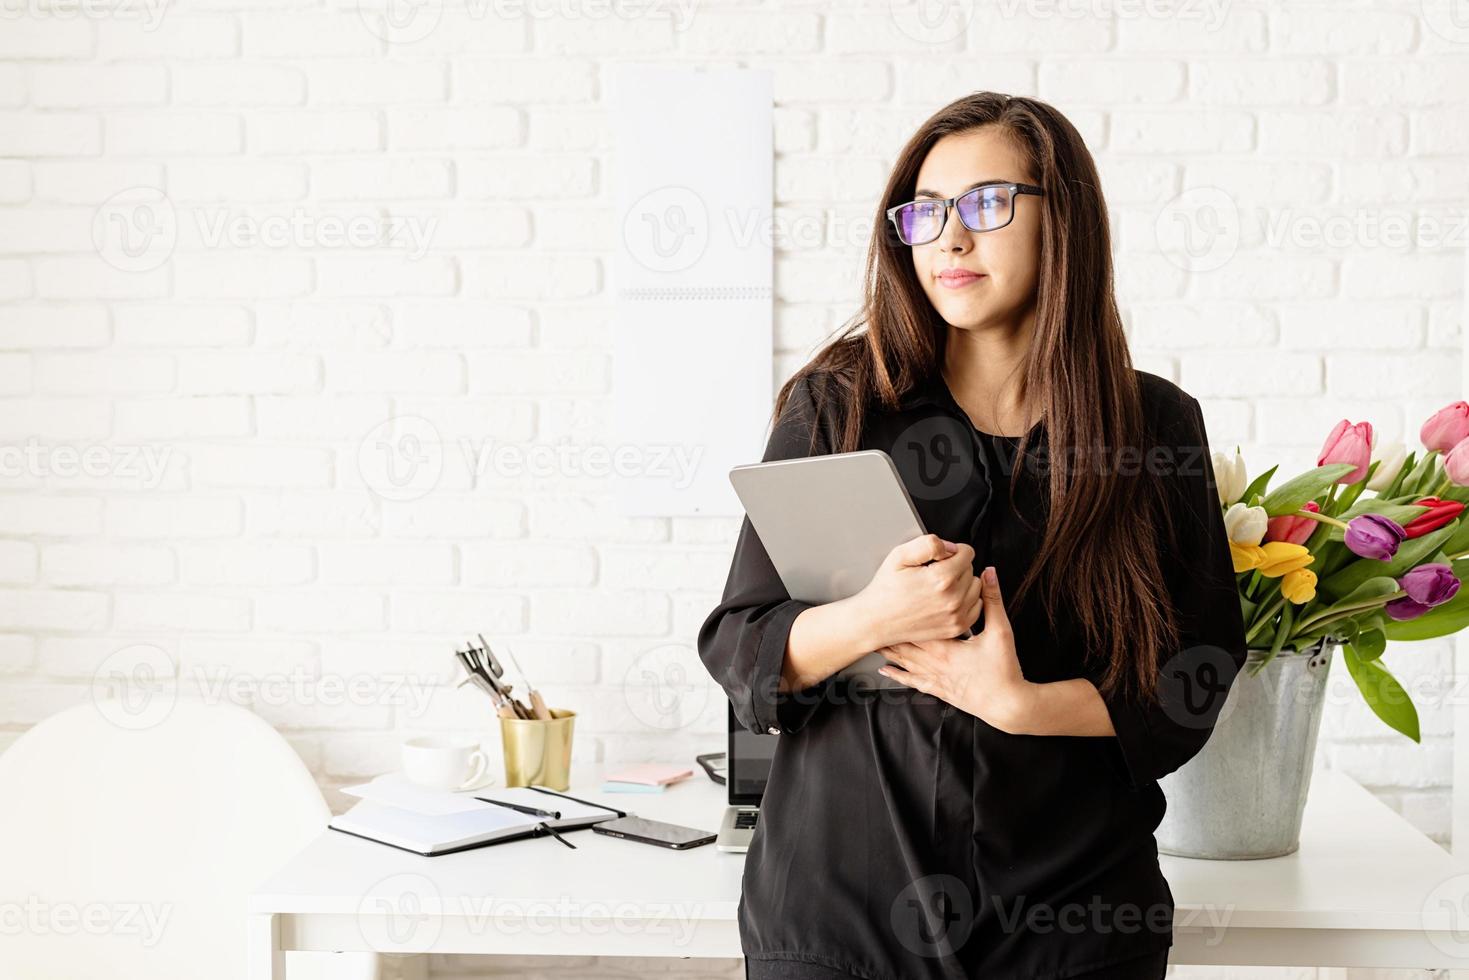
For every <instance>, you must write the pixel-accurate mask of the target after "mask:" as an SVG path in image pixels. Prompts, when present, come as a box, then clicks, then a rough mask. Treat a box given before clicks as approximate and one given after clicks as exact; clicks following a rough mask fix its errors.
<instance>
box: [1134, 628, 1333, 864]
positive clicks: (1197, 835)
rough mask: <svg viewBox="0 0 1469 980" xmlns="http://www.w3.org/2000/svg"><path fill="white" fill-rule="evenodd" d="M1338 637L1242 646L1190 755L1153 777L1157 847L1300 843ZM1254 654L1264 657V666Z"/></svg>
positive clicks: (1233, 856) (1275, 850) (1236, 856)
mask: <svg viewBox="0 0 1469 980" xmlns="http://www.w3.org/2000/svg"><path fill="white" fill-rule="evenodd" d="M1337 646H1338V644H1337V643H1336V642H1335V641H1331V640H1323V641H1322V642H1320V643H1317V644H1315V645H1313V646H1311V647H1308V648H1306V649H1305V650H1302V651H1301V652H1300V653H1295V652H1292V651H1288V650H1282V651H1281V652H1280V653H1279V654H1277V655H1276V656H1275V657H1274V659H1271V660H1270V661H1269V663H1265V660H1266V658H1267V657H1268V656H1269V651H1268V650H1251V651H1249V656H1248V658H1247V659H1246V661H1245V668H1244V670H1242V671H1241V672H1240V674H1239V676H1238V677H1236V678H1235V679H1234V683H1233V685H1231V687H1230V690H1229V695H1228V697H1226V698H1225V700H1224V707H1223V708H1222V709H1221V710H1220V712H1219V716H1218V720H1217V721H1216V723H1215V725H1214V732H1213V734H1212V735H1210V736H1209V741H1208V742H1207V743H1206V744H1205V745H1204V747H1203V749H1201V750H1200V751H1199V753H1198V755H1196V756H1194V757H1193V758H1192V759H1190V760H1189V761H1188V762H1187V763H1185V764H1184V765H1183V766H1182V767H1180V768H1179V769H1177V770H1175V771H1174V772H1172V773H1169V774H1168V775H1167V776H1164V777H1163V778H1162V779H1160V780H1158V786H1159V787H1160V788H1161V789H1162V790H1163V795H1164V797H1165V798H1166V799H1167V801H1168V805H1167V807H1166V808H1165V810H1164V813H1163V820H1162V822H1161V823H1160V824H1159V825H1158V829H1157V830H1156V831H1155V836H1156V837H1157V840H1158V852H1159V853H1160V854H1172V855H1176V856H1179V857H1192V858H1209V859H1212V860H1218V861H1240V860H1250V859H1255V858H1271V857H1279V856H1281V855H1283V854H1290V853H1292V852H1293V851H1295V850H1296V849H1297V848H1298V847H1300V844H1301V817H1302V815H1303V814H1304V812H1305V809H1306V793H1307V791H1309V790H1310V788H1311V765H1312V761H1313V760H1314V758H1315V756H1316V734H1317V732H1318V731H1319V730H1320V727H1321V711H1322V708H1323V706H1324V705H1325V703H1326V676H1327V674H1328V673H1329V672H1330V670H1331V660H1332V656H1331V655H1332V653H1333V652H1334V651H1335V649H1336V647H1337ZM1261 664H1264V666H1263V668H1262V667H1261Z"/></svg>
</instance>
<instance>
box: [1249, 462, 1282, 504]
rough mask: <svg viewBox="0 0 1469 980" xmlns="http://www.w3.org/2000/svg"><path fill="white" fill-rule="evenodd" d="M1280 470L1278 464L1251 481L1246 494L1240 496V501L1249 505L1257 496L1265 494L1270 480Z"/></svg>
mask: <svg viewBox="0 0 1469 980" xmlns="http://www.w3.org/2000/svg"><path fill="white" fill-rule="evenodd" d="M1278 469H1280V464H1279V463H1276V464H1275V465H1274V466H1272V467H1270V469H1268V470H1266V471H1265V472H1264V473H1261V474H1260V475H1259V476H1257V477H1255V478H1254V479H1253V480H1251V481H1250V485H1249V486H1247V487H1245V492H1244V493H1242V494H1240V497H1239V499H1240V500H1243V501H1244V502H1245V503H1246V504H1249V502H1250V501H1251V500H1254V499H1255V495H1256V494H1264V492H1265V488H1266V487H1268V486H1269V485H1270V478H1271V477H1272V476H1274V475H1275V471H1276V470H1278Z"/></svg>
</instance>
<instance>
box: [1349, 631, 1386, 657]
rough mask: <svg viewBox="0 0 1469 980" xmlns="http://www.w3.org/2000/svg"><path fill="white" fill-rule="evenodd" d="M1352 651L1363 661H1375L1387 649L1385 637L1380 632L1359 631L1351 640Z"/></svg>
mask: <svg viewBox="0 0 1469 980" xmlns="http://www.w3.org/2000/svg"><path fill="white" fill-rule="evenodd" d="M1352 649H1353V650H1355V651H1356V652H1357V656H1359V657H1361V658H1362V659H1363V660H1376V659H1377V658H1378V657H1380V656H1382V653H1383V651H1384V650H1386V649H1387V637H1386V636H1384V635H1383V633H1382V630H1376V629H1370V630H1359V631H1358V633H1357V636H1356V638H1355V639H1353V640H1352Z"/></svg>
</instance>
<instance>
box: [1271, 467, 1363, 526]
mask: <svg viewBox="0 0 1469 980" xmlns="http://www.w3.org/2000/svg"><path fill="white" fill-rule="evenodd" d="M1354 469H1356V467H1355V466H1353V465H1352V464H1351V463H1332V464H1330V465H1328V466H1318V467H1316V468H1315V469H1313V470H1307V471H1306V472H1305V473H1302V474H1301V475H1300V476H1298V477H1296V478H1295V479H1293V480H1287V481H1286V482H1285V483H1282V484H1281V485H1280V486H1278V487H1276V488H1275V489H1274V490H1272V491H1270V493H1269V494H1267V495H1266V497H1265V499H1264V500H1263V501H1261V504H1260V506H1262V507H1264V508H1265V513H1266V514H1268V515H1269V516H1271V517H1279V516H1281V515H1282V514H1294V513H1295V512H1296V511H1298V510H1300V509H1301V505H1302V504H1304V503H1305V502H1306V501H1308V500H1314V499H1315V498H1316V497H1319V496H1321V495H1322V494H1323V493H1325V492H1326V490H1327V488H1328V487H1330V486H1331V485H1332V484H1333V483H1335V482H1336V481H1337V480H1338V479H1340V478H1341V477H1344V476H1346V475H1347V474H1348V473H1350V472H1352V470H1354Z"/></svg>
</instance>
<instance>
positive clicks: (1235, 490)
mask: <svg viewBox="0 0 1469 980" xmlns="http://www.w3.org/2000/svg"><path fill="white" fill-rule="evenodd" d="M1209 462H1210V464H1211V465H1212V466H1213V467H1214V487H1215V489H1217V490H1218V491H1219V502H1220V503H1221V504H1228V503H1231V502H1233V501H1235V500H1238V499H1239V498H1240V496H1241V495H1242V494H1243V493H1244V492H1245V487H1247V486H1249V484H1250V481H1249V479H1248V478H1247V475H1246V473H1245V458H1244V457H1243V456H1241V455H1240V451H1239V448H1238V447H1235V450H1234V455H1233V456H1232V457H1231V456H1228V455H1226V454H1225V453H1221V452H1214V453H1210V454H1209Z"/></svg>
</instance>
